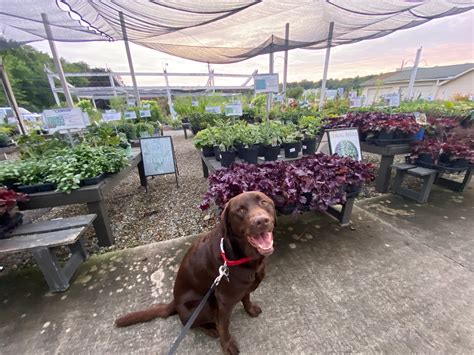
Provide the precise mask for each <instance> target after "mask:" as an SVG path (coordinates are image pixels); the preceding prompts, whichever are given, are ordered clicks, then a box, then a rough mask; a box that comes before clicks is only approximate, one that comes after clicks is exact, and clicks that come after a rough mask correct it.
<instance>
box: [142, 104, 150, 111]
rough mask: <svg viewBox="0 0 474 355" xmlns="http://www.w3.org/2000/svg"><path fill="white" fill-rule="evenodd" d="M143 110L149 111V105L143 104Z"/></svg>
mask: <svg viewBox="0 0 474 355" xmlns="http://www.w3.org/2000/svg"><path fill="white" fill-rule="evenodd" d="M142 106H143V109H144V110H149V109H150V104H143V105H142Z"/></svg>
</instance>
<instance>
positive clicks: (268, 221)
mask: <svg viewBox="0 0 474 355" xmlns="http://www.w3.org/2000/svg"><path fill="white" fill-rule="evenodd" d="M275 218H276V217H275V206H274V204H273V201H272V200H271V199H270V198H268V197H267V196H266V195H265V194H263V193H261V192H244V193H242V194H240V195H238V196H236V197H234V198H232V199H231V200H229V202H227V204H226V205H225V208H224V211H223V212H222V215H221V221H220V224H218V225H217V226H216V227H215V228H214V229H213V230H212V231H210V232H209V233H206V234H203V235H202V236H200V237H199V238H197V239H196V240H195V241H194V243H193V244H192V245H191V247H190V248H189V250H188V251H187V253H186V255H185V256H184V258H183V261H182V262H181V266H180V267H179V270H178V274H177V276H176V281H175V284H174V291H173V296H174V299H173V301H171V302H170V303H168V304H158V305H155V306H152V307H151V308H149V309H147V310H143V311H138V312H134V313H130V314H127V315H124V316H122V317H120V318H118V319H117V320H116V321H115V324H116V325H117V326H118V327H124V326H128V325H131V324H135V323H138V322H146V321H150V320H152V319H154V318H156V317H162V318H165V317H168V316H170V315H173V314H176V313H177V314H178V315H179V318H180V319H181V322H182V323H183V324H186V322H187V320H188V319H189V318H190V317H191V314H192V313H193V311H194V309H195V308H196V307H197V306H198V304H199V303H200V301H201V299H202V298H203V297H204V295H205V294H206V292H207V291H208V290H209V288H210V287H211V284H212V283H213V281H214V279H215V278H216V277H217V276H218V274H219V272H218V269H219V266H221V265H222V264H224V260H226V261H227V266H228V267H229V282H227V281H226V280H225V279H222V281H221V282H220V284H219V285H218V286H217V288H216V289H215V291H214V292H213V293H212V294H211V296H210V297H209V299H208V301H207V302H206V304H205V306H204V308H203V309H202V311H201V312H200V314H199V316H198V317H197V318H196V320H195V321H194V323H193V325H192V327H193V328H199V329H201V330H203V331H204V332H205V333H206V334H207V335H209V336H211V337H215V338H217V337H219V338H220V342H221V346H222V349H223V351H224V353H226V354H237V353H238V352H239V348H238V346H237V342H236V341H235V339H234V338H233V337H232V336H231V335H230V333H229V323H230V316H231V314H232V310H233V308H234V306H235V305H236V304H237V303H239V302H240V301H242V304H243V306H244V309H245V311H246V312H247V314H249V315H250V316H251V317H257V316H258V315H259V314H260V313H261V312H262V310H261V309H260V307H259V306H257V305H256V304H254V303H252V302H251V301H250V293H251V292H253V291H254V290H255V289H256V288H257V287H258V285H259V284H260V282H261V281H262V279H263V277H264V275H265V257H267V256H269V255H270V254H272V252H273V227H274V225H275V222H276V219H275ZM221 245H222V247H221ZM221 249H222V250H221Z"/></svg>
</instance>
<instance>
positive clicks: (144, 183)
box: [137, 161, 147, 187]
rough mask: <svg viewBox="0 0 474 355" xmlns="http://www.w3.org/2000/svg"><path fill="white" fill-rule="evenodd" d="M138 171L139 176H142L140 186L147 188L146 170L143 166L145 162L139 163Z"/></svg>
mask: <svg viewBox="0 0 474 355" xmlns="http://www.w3.org/2000/svg"><path fill="white" fill-rule="evenodd" d="M137 169H138V176H140V185H141V186H143V187H147V180H146V176H145V168H144V166H143V161H141V162H139V163H138V165H137Z"/></svg>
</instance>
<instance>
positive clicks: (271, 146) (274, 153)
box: [259, 121, 282, 161]
mask: <svg viewBox="0 0 474 355" xmlns="http://www.w3.org/2000/svg"><path fill="white" fill-rule="evenodd" d="M281 126H282V124H280V123H278V122H274V121H268V122H265V123H262V124H261V125H260V126H259V127H260V136H261V139H262V144H263V146H262V153H263V156H264V157H265V161H273V160H277V159H278V154H280V144H281V142H282V134H281V133H282V132H281V131H282V127H281Z"/></svg>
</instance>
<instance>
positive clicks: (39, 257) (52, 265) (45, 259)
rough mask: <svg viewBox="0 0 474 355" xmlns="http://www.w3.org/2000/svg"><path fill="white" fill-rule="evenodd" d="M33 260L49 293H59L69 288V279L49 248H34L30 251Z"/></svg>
mask: <svg viewBox="0 0 474 355" xmlns="http://www.w3.org/2000/svg"><path fill="white" fill-rule="evenodd" d="M31 253H32V254H33V258H34V259H35V261H36V263H37V264H38V266H39V268H40V269H41V272H42V273H43V276H44V278H45V279H46V282H47V283H48V286H49V289H50V291H51V292H61V291H65V290H67V289H68V288H69V279H68V278H67V277H66V275H65V274H64V271H63V269H62V268H61V265H60V264H59V262H58V260H57V259H56V255H54V251H53V250H51V249H49V248H46V247H45V248H36V249H33V250H32V251H31Z"/></svg>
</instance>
